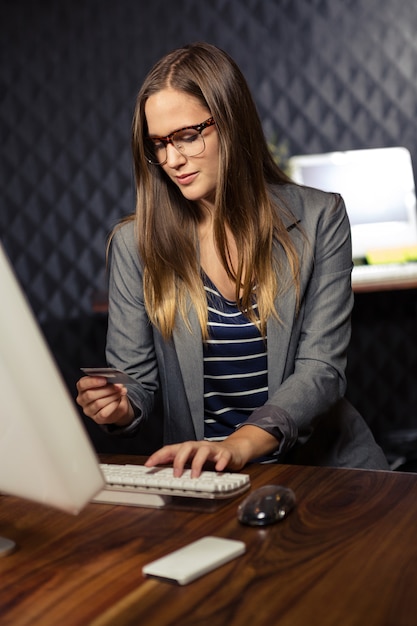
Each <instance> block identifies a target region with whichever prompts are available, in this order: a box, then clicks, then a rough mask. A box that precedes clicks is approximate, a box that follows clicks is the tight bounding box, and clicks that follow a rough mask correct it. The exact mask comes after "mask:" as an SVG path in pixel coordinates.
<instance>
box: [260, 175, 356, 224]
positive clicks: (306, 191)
mask: <svg viewBox="0 0 417 626" xmlns="http://www.w3.org/2000/svg"><path fill="white" fill-rule="evenodd" d="M272 194H273V197H274V198H275V200H276V203H277V206H278V207H280V208H281V209H283V210H284V211H285V213H288V214H289V216H290V219H292V218H293V217H295V218H296V219H297V220H301V221H302V222H306V221H307V222H309V221H311V220H313V221H316V220H317V219H320V217H321V216H322V215H323V214H324V213H329V212H334V211H337V210H341V211H342V213H344V212H345V206H344V202H343V200H342V198H341V196H340V195H339V194H337V193H332V192H327V191H322V190H321V189H315V188H313V187H305V186H303V185H298V184H295V183H293V184H292V183H288V184H285V185H276V186H274V187H273V188H272ZM285 221H287V219H285Z"/></svg>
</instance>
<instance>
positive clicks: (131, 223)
mask: <svg viewBox="0 0 417 626" xmlns="http://www.w3.org/2000/svg"><path fill="white" fill-rule="evenodd" d="M110 241H111V242H112V245H116V246H120V245H125V246H128V247H129V248H130V247H131V246H132V245H134V246H136V247H137V237H136V228H135V219H134V217H133V216H132V217H126V218H124V219H123V220H122V221H121V222H119V223H118V224H117V225H116V226H115V227H114V228H113V231H112V233H111V235H110Z"/></svg>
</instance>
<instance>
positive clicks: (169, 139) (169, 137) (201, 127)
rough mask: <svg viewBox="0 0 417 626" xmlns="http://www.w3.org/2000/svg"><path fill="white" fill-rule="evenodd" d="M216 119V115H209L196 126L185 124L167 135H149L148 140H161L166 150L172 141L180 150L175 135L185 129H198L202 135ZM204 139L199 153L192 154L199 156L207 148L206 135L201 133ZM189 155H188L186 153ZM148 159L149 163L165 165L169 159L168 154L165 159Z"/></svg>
mask: <svg viewBox="0 0 417 626" xmlns="http://www.w3.org/2000/svg"><path fill="white" fill-rule="evenodd" d="M215 123H216V122H215V120H214V117H209V118H208V119H206V120H205V121H204V122H201V124H195V125H194V126H184V128H178V129H177V130H174V131H173V132H172V133H170V134H169V135H166V136H165V137H147V139H148V141H152V142H154V141H160V142H161V143H163V144H164V147H165V150H166V149H167V146H168V144H169V143H170V144H171V145H172V146H174V148H175V149H176V150H178V148H177V146H176V145H175V143H174V136H175V135H176V134H177V133H182V132H183V131H184V130H196V131H197V132H198V134H199V135H201V133H202V132H203V130H205V129H206V128H209V127H210V126H214V124H215ZM201 137H202V139H203V149H202V150H200V152H197V154H193V155H192V156H198V155H199V154H201V153H202V152H204V150H205V148H206V144H205V143H204V137H203V136H202V135H201ZM178 152H179V153H180V154H184V153H183V152H181V150H178ZM185 156H187V155H185ZM146 160H147V161H148V163H150V164H151V165H165V163H166V162H167V160H168V154H167V156H166V158H165V159H164V161H157V162H156V161H152V160H151V159H149V158H148V157H146Z"/></svg>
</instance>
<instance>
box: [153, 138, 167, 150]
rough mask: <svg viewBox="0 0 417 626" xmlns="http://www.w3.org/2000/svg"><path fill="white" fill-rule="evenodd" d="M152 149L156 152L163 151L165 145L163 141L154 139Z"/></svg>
mask: <svg viewBox="0 0 417 626" xmlns="http://www.w3.org/2000/svg"><path fill="white" fill-rule="evenodd" d="M152 147H153V149H154V150H155V151H158V150H163V149H164V148H165V144H164V143H163V142H162V141H158V140H157V139H154V140H153V141H152Z"/></svg>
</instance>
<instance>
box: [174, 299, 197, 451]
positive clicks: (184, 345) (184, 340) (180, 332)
mask: <svg viewBox="0 0 417 626" xmlns="http://www.w3.org/2000/svg"><path fill="white" fill-rule="evenodd" d="M189 311H190V314H189V318H190V325H191V332H190V330H189V328H187V326H186V324H185V322H184V320H183V319H182V318H181V317H180V316H178V319H177V322H178V323H177V324H176V328H175V330H174V344H175V350H176V352H177V356H178V361H179V364H180V369H181V375H182V379H183V381H184V387H185V392H186V395H187V400H188V404H189V407H190V413H191V419H192V421H193V425H194V430H195V434H196V438H197V439H203V437H204V366H203V343H202V338H201V330H200V325H199V323H198V319H197V315H196V313H195V310H194V308H193V307H192V306H190V307H189Z"/></svg>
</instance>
